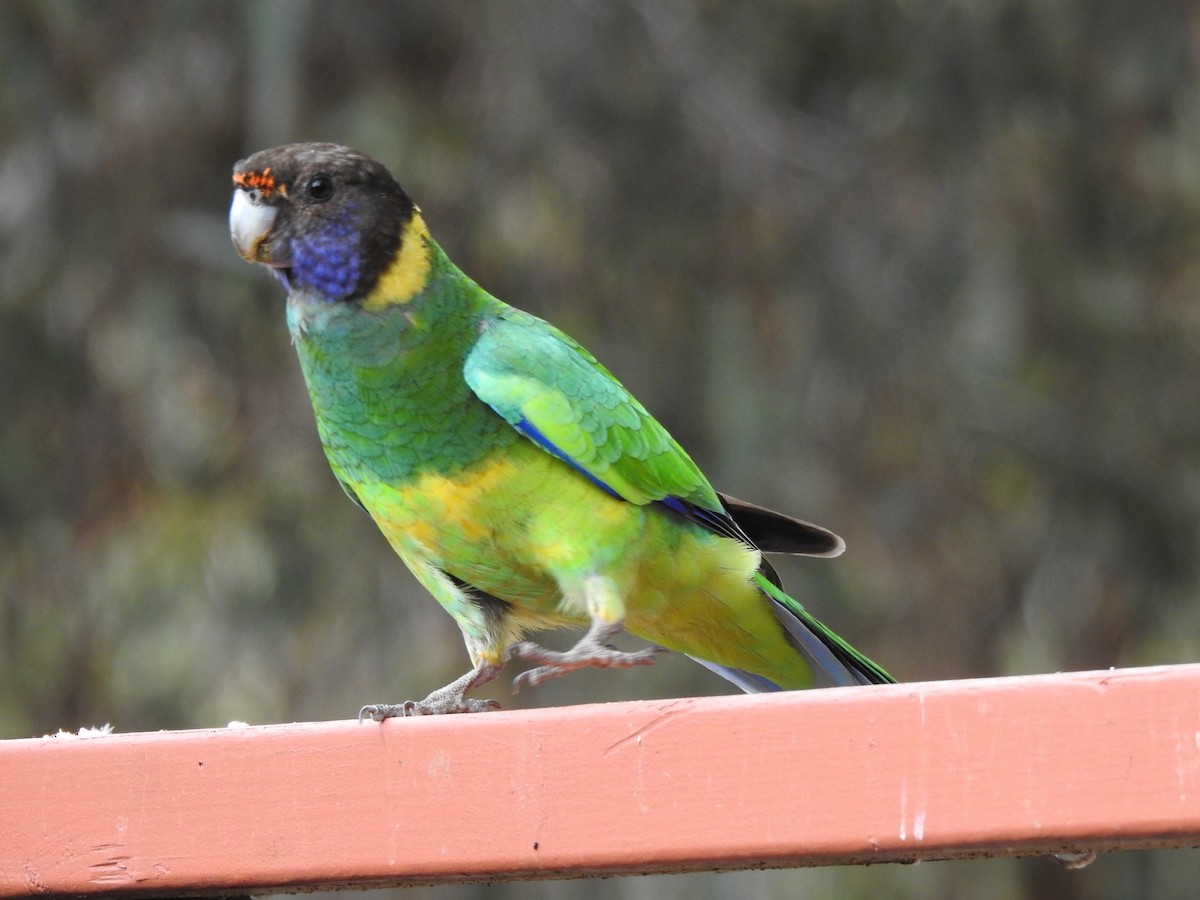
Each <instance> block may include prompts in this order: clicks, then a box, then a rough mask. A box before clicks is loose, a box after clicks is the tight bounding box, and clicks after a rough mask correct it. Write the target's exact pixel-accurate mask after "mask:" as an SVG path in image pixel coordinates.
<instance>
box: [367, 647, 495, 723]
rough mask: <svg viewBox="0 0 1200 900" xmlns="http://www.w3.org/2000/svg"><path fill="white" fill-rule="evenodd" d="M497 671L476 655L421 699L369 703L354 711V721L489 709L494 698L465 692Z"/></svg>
mask: <svg viewBox="0 0 1200 900" xmlns="http://www.w3.org/2000/svg"><path fill="white" fill-rule="evenodd" d="M499 674H500V666H499V665H497V664H496V663H491V662H488V661H487V660H485V659H480V660H479V661H478V662H477V663H475V668H473V669H471V671H470V672H468V673H467V674H466V675H463V676H462V677H461V678H457V679H455V680H454V681H452V682H450V683H449V684H448V685H446V686H445V687H441V688H438V689H437V690H436V691H434V692H433V693H432V694H430V695H429V696H428V697H426V698H425V699H424V700H405V701H404V702H403V703H371V704H369V705H367V706H364V707H363V708H362V709H360V710H359V711H358V721H360V722H361V721H362V720H363V719H366V718H371V719H374V720H375V721H376V722H382V721H383V720H384V719H390V718H392V717H393V716H438V715H444V714H446V713H473V712H489V711H491V710H493V709H499V708H500V704H499V703H497V702H496V701H495V700H475V699H471V698H469V697H467V696H466V694H467V692H468V691H473V690H475V688H477V687H479V686H480V685H481V684H487V683H488V682H489V681H491V680H492V679H493V678H495V677H496V676H497V675H499Z"/></svg>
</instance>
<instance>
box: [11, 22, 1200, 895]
mask: <svg viewBox="0 0 1200 900" xmlns="http://www.w3.org/2000/svg"><path fill="white" fill-rule="evenodd" d="M1198 45H1200V10H1198V9H1197V8H1196V7H1195V6H1194V5H1191V4H1183V3H1175V2H1169V0H1167V2H1148V3H1138V4H1131V3H1125V2H1120V0H986V2H970V3H964V2H922V0H898V2H861V3H842V4H831V3H823V2H817V0H811V2H804V0H796V2H758V3H738V2H732V0H730V2H716V0H714V2H655V0H614V2H609V3H603V4H601V3H589V2H586V0H575V2H558V3H551V2H513V3H505V4H499V3H494V4H484V3H463V2H435V0H427V2H408V3H393V4H382V3H366V2H343V3H339V4H337V6H336V8H335V7H333V6H332V5H325V4H318V3H315V2H306V0H293V2H255V3H232V2H229V3H218V2H210V3H187V2H162V3H148V2H109V3H104V4H85V3H77V2H41V3H38V2H19V0H10V2H7V3H4V4H0V58H2V59H3V60H4V61H5V64H4V71H3V74H0V378H2V383H3V384H4V386H5V389H4V390H3V392H2V393H0V737H4V738H15V737H25V736H30V735H40V734H42V733H45V732H52V731H55V730H57V729H58V728H60V727H62V728H67V729H72V730H73V729H76V728H78V727H80V726H83V725H93V724H102V723H104V722H111V723H113V725H114V726H116V728H117V729H119V730H121V731H134V730H145V729H160V728H185V727H211V726H220V725H224V724H225V723H226V722H228V721H229V720H231V719H242V720H246V721H249V722H252V723H266V722H283V721H292V720H310V719H339V718H348V717H350V716H351V715H353V714H354V713H355V712H356V711H357V709H358V707H359V706H360V705H361V704H362V703H365V702H368V701H396V700H401V699H405V698H410V697H421V696H424V694H425V693H426V692H427V691H428V690H430V689H431V688H433V687H435V686H438V685H441V684H443V683H444V682H446V681H448V680H450V679H451V678H452V677H454V676H456V675H458V674H460V673H461V672H462V671H464V670H465V668H466V665H467V658H466V654H465V652H464V650H463V648H462V644H461V640H460V638H459V636H458V633H457V630H456V629H455V627H454V625H453V623H452V622H451V620H450V619H449V618H448V617H447V616H446V615H445V614H444V613H442V611H441V610H440V609H439V608H438V607H437V605H436V604H435V603H434V602H433V601H432V600H431V599H430V598H429V597H428V596H426V595H425V594H424V592H423V591H421V589H420V588H419V587H418V586H417V585H416V583H415V582H414V581H413V580H412V578H411V577H410V576H409V575H408V573H407V572H406V571H405V570H404V568H403V566H402V565H401V563H400V562H399V561H398V560H397V559H396V558H395V557H394V555H393V554H392V552H391V551H390V550H389V548H388V547H387V545H386V544H385V542H384V540H383V538H382V537H381V536H380V535H379V534H378V533H377V532H376V530H375V528H374V527H373V526H372V524H371V523H370V521H369V520H368V519H367V518H366V517H365V516H364V515H362V514H361V513H360V512H359V511H358V509H357V508H355V507H354V506H353V505H352V504H350V503H349V502H348V501H347V500H346V498H345V497H344V496H343V495H342V492H341V491H340V489H339V488H338V486H337V484H336V483H335V482H334V479H333V477H332V476H331V474H330V473H329V471H328V469H327V466H326V464H325V461H324V459H323V456H322V454H321V451H320V448H319V446H318V443H317V437H316V433H315V429H314V426H313V422H312V412H311V409H310V408H309V405H308V400H307V396H306V394H305V392H304V389H303V384H302V382H301V378H300V374H299V370H298V366H297V364H296V362H295V360H294V358H293V353H292V351H291V348H290V346H289V342H288V335H287V331H286V328H285V325H284V320H283V294H282V291H281V289H280V288H279V286H278V285H277V284H276V283H275V282H274V280H273V279H271V278H270V277H269V275H268V274H267V273H266V272H265V271H264V270H262V269H260V268H255V267H251V266H248V265H246V264H245V263H243V262H242V261H241V260H239V259H238V258H237V256H236V254H235V253H234V252H233V250H232V248H231V246H230V242H229V237H228V226H227V218H226V211H227V205H228V201H229V197H230V192H231V189H230V182H229V172H230V167H231V166H232V164H233V162H234V161H235V160H237V159H239V158H241V157H243V156H246V155H248V154H249V153H250V152H253V151H255V150H258V149H262V148H264V147H268V146H273V145H276V144H280V143H286V142H289V141H293V140H327V141H335V142H338V143H345V144H350V145H353V146H355V147H358V148H360V149H362V150H364V151H366V152H368V153H370V154H371V155H373V156H376V157H377V158H379V159H380V160H382V161H383V162H384V163H386V164H387V165H388V166H389V167H390V168H391V169H392V170H393V171H394V172H395V173H396V174H397V176H398V177H399V178H400V180H401V182H402V183H403V184H404V185H405V186H406V188H407V189H408V191H409V193H410V194H412V196H413V197H414V198H415V199H416V200H417V202H418V203H420V204H421V206H422V208H423V210H424V212H425V216H426V219H427V220H428V222H429V224H430V227H431V228H432V230H433V232H434V234H435V236H436V237H437V238H438V239H439V241H440V242H441V243H442V245H443V246H444V247H445V248H446V249H447V250H448V252H449V253H450V255H451V256H452V257H453V258H454V259H455V260H456V261H458V262H459V264H460V265H462V267H463V268H464V269H465V270H466V271H467V272H469V273H470V274H472V275H473V276H474V277H475V278H476V279H477V280H478V281H480V282H481V283H482V284H483V285H484V286H485V287H486V288H488V289H489V290H490V291H492V293H494V294H496V295H497V296H499V297H501V298H502V299H505V300H508V301H510V302H512V303H514V304H516V305H519V306H522V307H523V308H525V309H528V310H530V311H531V312H534V313H537V314H539V315H542V316H544V317H546V318H549V319H551V320H552V321H554V322H555V323H556V324H558V325H559V326H561V327H563V328H564V329H566V330H567V331H568V332H570V333H572V334H573V335H574V336H575V337H577V338H578V339H579V340H581V341H582V342H583V343H584V344H585V345H586V346H588V347H589V348H590V349H592V350H593V351H594V352H595V353H596V355H597V356H598V357H599V358H600V359H601V360H603V361H604V362H605V363H606V364H607V365H608V366H609V367H610V368H611V369H612V370H614V371H615V372H616V373H617V374H618V375H619V376H620V377H621V378H622V380H623V381H624V382H625V383H626V385H627V386H628V387H630V388H631V389H632V390H633V392H634V393H635V394H637V395H638V396H639V397H640V398H641V399H642V400H643V401H644V402H645V404H646V405H647V406H648V407H649V408H650V409H651V411H652V412H654V413H655V414H656V415H657V416H658V417H659V418H660V419H661V420H662V421H663V422H664V423H665V424H666V425H667V426H668V428H669V429H670V430H671V431H672V432H673V433H674V434H675V435H676V437H678V438H679V439H680V441H681V442H682V443H683V444H684V445H685V446H686V447H688V448H689V450H690V451H691V453H692V455H693V456H694V457H695V458H696V459H697V460H698V461H699V463H700V464H701V465H702V467H703V468H704V469H705V470H706V471H707V472H708V474H709V475H710V477H711V478H712V480H713V481H714V483H715V484H716V485H717V486H718V487H719V488H721V489H723V490H726V491H728V492H730V493H732V494H734V495H736V496H741V497H745V498H747V499H752V500H756V501H758V502H762V503H766V504H768V505H771V506H774V507H776V508H779V509H783V510H786V511H789V512H792V513H794V514H797V515H801V516H803V517H805V518H809V519H812V520H814V521H817V522H820V523H822V524H825V525H828V526H830V527H832V528H833V529H834V530H836V531H838V532H839V533H841V534H842V535H843V536H844V537H845V538H846V541H847V543H848V545H849V550H848V552H847V553H846V555H845V556H844V557H842V558H841V559H838V560H836V561H833V562H829V561H822V560H814V561H801V562H796V561H791V560H780V561H779V568H780V570H781V572H782V573H783V575H784V579H785V581H786V583H787V584H788V586H789V587H790V588H791V590H792V593H794V594H796V595H797V596H798V597H800V598H801V599H802V600H803V601H804V602H806V603H808V604H809V605H810V606H811V607H812V608H813V609H814V610H815V611H816V612H817V613H818V615H820V616H822V617H823V618H824V619H825V620H826V621H828V622H829V623H830V624H831V625H833V626H834V627H835V628H836V629H837V630H838V631H839V632H841V633H842V634H843V635H845V636H846V637H847V638H848V639H849V640H850V641H851V642H852V643H854V644H855V645H856V646H857V647H859V648H860V649H862V650H863V651H864V652H866V653H868V654H869V655H871V656H873V657H874V658H875V659H877V660H878V661H879V662H880V663H882V664H883V665H885V666H886V667H887V668H889V669H890V670H891V671H892V673H893V674H894V675H896V676H897V677H898V678H900V679H901V680H905V681H919V680H932V679H951V678H971V677H980V676H991V675H1003V674H1023V673H1040V672H1053V671H1059V670H1078V669H1093V668H1101V667H1107V666H1135V665H1148V664H1159V663H1181V662H1188V661H1193V660H1196V659H1198V658H1200V554H1198V553H1197V549H1198V547H1197V543H1198V540H1200V532H1198V528H1197V525H1198V523H1200V417H1198V415H1197V410H1198V409H1200V302H1198V301H1200V82H1198V80H1197V49H1198ZM570 637H571V636H565V639H567V640H569V639H570ZM510 675H511V673H509V672H506V673H505V677H504V678H503V679H502V681H503V683H501V684H498V685H496V686H494V689H493V690H491V693H490V696H495V697H497V698H499V699H501V700H502V701H503V702H504V703H505V704H506V705H508V706H518V705H537V706H552V705H557V704H563V703H579V702H598V701H604V700H615V699H627V698H637V697H670V696H682V695H692V694H704V693H723V692H727V691H728V690H729V686H728V685H727V684H726V683H725V682H723V681H721V680H719V679H717V678H716V677H715V676H711V675H709V674H708V673H707V672H706V671H705V670H703V669H701V668H700V667H699V666H696V665H694V664H691V663H690V662H688V661H687V660H686V659H681V658H672V659H668V660H665V661H664V662H662V663H660V664H659V665H657V666H656V667H654V668H653V669H650V670H637V671H634V672H621V673H614V672H585V673H580V674H578V675H575V676H573V677H571V678H569V679H565V680H562V681H559V682H555V683H551V684H547V685H546V686H544V687H542V688H539V689H537V690H532V691H528V692H526V693H522V694H521V695H520V696H518V697H513V696H511V695H509V693H508V690H507V682H508V679H509V676H510ZM803 764H804V761H803V760H798V761H797V766H798V767H800V768H801V770H802V768H803ZM1198 879H1200V860H1198V859H1197V854H1196V853H1195V852H1170V853H1166V852H1164V853H1137V854H1119V855H1114V856H1109V857H1105V858H1102V859H1100V860H1099V861H1098V862H1096V863H1095V864H1094V865H1092V866H1091V867H1090V868H1088V869H1085V870H1082V871H1079V872H1068V871H1065V870H1063V869H1061V868H1059V867H1058V866H1056V865H1055V864H1054V863H1053V862H1051V861H1048V860H1044V859H1033V860H1024V861H1015V860H999V861H975V862H960V863H930V864H925V865H921V866H916V867H902V866H882V867H873V868H856V869H827V870H812V871H780V872H749V873H732V874H724V875H690V876H664V877H654V878H626V879H614V880H607V881H581V882H546V883H540V884H526V885H510V886H504V885H499V886H494V887H476V886H462V887H447V888H436V889H435V888H426V889H414V890H411V891H408V892H403V893H404V894H405V896H413V897H422V898H426V897H427V898H435V900H459V898H473V897H476V896H485V895H486V896H490V897H537V898H558V897H562V898H588V897H597V898H609V897H613V898H627V897H628V898H632V897H639V898H640V897H666V898H673V897H687V898H689V900H698V898H707V897H722V896H730V895H736V896H755V897H794V896H813V897H839V898H841V897H845V898H858V897H864V898H865V897H871V898H880V897H885V898H886V897H897V898H909V897H912V898H918V897H934V898H954V897H972V898H1014V897H1016V898H1041V897H1047V898H1049V897H1053V898H1066V900H1070V898H1147V897H1189V898H1190V897H1193V896H1194V894H1195V884H1196V883H1197V880H1198Z"/></svg>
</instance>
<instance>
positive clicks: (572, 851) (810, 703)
mask: <svg viewBox="0 0 1200 900" xmlns="http://www.w3.org/2000/svg"><path fill="white" fill-rule="evenodd" d="M1193 845H1200V665H1188V666H1174V667H1161V668H1151V669H1126V670H1114V671H1109V672H1089V673H1079V674H1065V675H1049V676H1037V677H1021V678H998V679H987V680H980V681H961V682H941V683H929V684H905V685H897V686H887V687H869V688H850V689H836V690H825V691H811V692H804V693H792V694H782V695H772V696H757V697H746V696H732V697H719V698H706V699H689V700H664V701H651V702H637V703H611V704H604V705H593V706H577V707H570V708H560V709H544V710H532V711H514V712H502V713H490V714H484V715H475V716H452V717H444V718H430V719H409V720H391V721H389V722H386V723H384V724H383V725H378V724H375V723H373V722H367V723H363V724H361V725H360V724H358V723H357V722H353V721H341V722H326V723H317V724H298V725H274V726H265V727H251V728H240V729H216V730H204V731H184V732H163V733H157V734H126V735H116V736H111V737H104V738H97V739H92V740H82V739H74V738H58V739H53V740H51V739H37V740H11V741H3V742H0V896H19V895H27V894H29V893H31V892H33V893H41V894H95V895H111V896H134V895H137V894H139V893H141V894H150V893H152V894H157V895H163V894H171V893H177V892H178V893H185V892H186V893H205V892H208V893H212V892H216V891H235V890H240V891H251V890H254V891H261V890H265V889H272V888H285V887H299V886H303V887H317V886H337V885H359V886H363V885H394V884H405V883H437V882H452V881H464V880H466V881H469V880H488V881H494V880H504V879H522V878H539V877H548V876H564V875H597V874H621V873H643V872H676V871H686V870H697V869H716V868H722V869H725V868H742V867H757V866H764V865H765V866H809V865H842V864H849V863H863V862H889V861H902V860H905V861H907V860H915V859H944V858H950V857H964V856H976V855H987V856H997V855H1012V854H1033V853H1051V852H1054V851H1061V850H1073V851H1082V850H1098V851H1104V850H1116V849H1125V850H1127V849H1133V848H1143V847H1146V848H1148V847H1186V846H1193Z"/></svg>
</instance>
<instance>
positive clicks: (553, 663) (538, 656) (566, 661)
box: [509, 635, 667, 694]
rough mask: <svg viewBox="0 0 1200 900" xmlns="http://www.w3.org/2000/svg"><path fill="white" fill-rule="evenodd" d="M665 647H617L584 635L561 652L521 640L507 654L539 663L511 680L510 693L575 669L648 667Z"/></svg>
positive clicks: (535, 685)
mask: <svg viewBox="0 0 1200 900" xmlns="http://www.w3.org/2000/svg"><path fill="white" fill-rule="evenodd" d="M666 652H667V648H666V647H647V648H646V649H644V650H618V649H617V648H616V647H610V646H609V645H608V644H602V643H599V642H598V641H595V640H592V639H591V636H590V635H588V636H585V637H584V638H583V640H581V641H580V642H579V643H578V644H576V645H575V646H574V647H572V648H571V649H570V650H565V651H562V652H559V651H556V650H547V649H546V648H545V647H543V646H541V645H540V644H535V643H533V642H532V641H522V642H521V643H519V644H514V645H513V646H512V647H510V648H509V653H511V654H512V655H513V656H516V657H519V658H520V659H526V660H529V661H530V662H535V663H540V665H539V666H538V667H537V668H535V669H528V670H527V671H524V672H521V673H520V674H519V675H517V676H516V677H515V678H514V679H513V680H512V688H513V693H514V694H515V693H517V692H518V691H520V690H521V688H523V687H537V686H538V685H539V684H541V683H542V682H543V681H548V680H549V679H551V678H559V677H561V676H563V675H566V674H568V673H570V672H574V671H575V670H576V669H583V668H588V667H592V668H597V669H627V668H630V667H631V666H652V665H654V661H655V660H656V659H657V658H658V655H659V654H660V653H666Z"/></svg>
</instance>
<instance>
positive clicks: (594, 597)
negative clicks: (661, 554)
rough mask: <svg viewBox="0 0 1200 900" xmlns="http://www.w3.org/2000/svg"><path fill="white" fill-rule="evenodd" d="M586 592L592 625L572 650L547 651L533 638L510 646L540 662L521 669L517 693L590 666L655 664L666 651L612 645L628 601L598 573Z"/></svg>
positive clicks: (515, 683)
mask: <svg viewBox="0 0 1200 900" xmlns="http://www.w3.org/2000/svg"><path fill="white" fill-rule="evenodd" d="M583 594H584V599H585V602H586V604H587V611H588V615H590V616H591V619H592V624H591V626H590V627H589V628H588V630H587V633H586V634H585V635H584V636H583V637H582V638H581V639H580V640H579V642H578V643H577V644H576V645H575V646H574V647H572V648H571V649H570V650H565V651H562V652H558V651H555V650H547V649H546V648H545V647H542V646H540V645H539V644H535V643H533V642H532V641H523V642H521V643H519V644H514V645H513V646H512V647H510V648H509V653H511V654H512V655H513V656H516V657H520V658H521V659H527V660H529V661H530V662H535V663H538V664H539V665H538V667H537V668H536V669H529V670H528V671H526V672H522V673H521V674H520V675H518V676H517V677H516V678H514V679H513V691H514V692H515V691H519V690H520V689H521V688H522V687H526V686H528V687H536V686H537V685H539V684H541V683H542V682H543V681H546V680H547V679H549V678H558V677H559V676H561V675H566V674H567V673H568V672H574V671H575V670H576V669H583V668H586V667H589V666H591V667H595V668H599V669H609V668H613V669H627V668H629V667H630V666H649V665H653V664H654V660H655V658H656V657H657V656H658V654H660V653H665V652H666V650H665V648H663V647H648V648H646V649H645V650H618V649H617V648H616V647H612V646H610V645H609V643H608V642H609V641H610V640H611V639H612V638H613V637H614V636H616V635H617V634H618V633H619V632H620V631H621V629H622V627H623V626H624V624H625V604H624V603H623V602H622V600H621V597H620V594H619V593H618V592H617V590H616V587H615V586H614V585H613V583H612V582H611V581H610V580H609V579H607V578H604V577H603V576H599V575H597V576H592V577H590V578H587V579H585V580H584V583H583Z"/></svg>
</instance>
